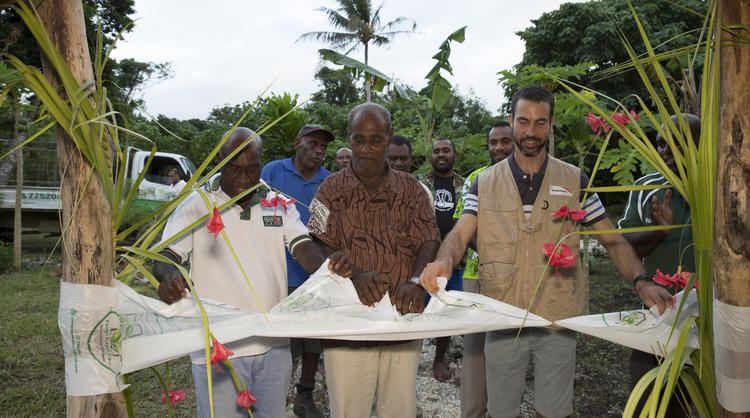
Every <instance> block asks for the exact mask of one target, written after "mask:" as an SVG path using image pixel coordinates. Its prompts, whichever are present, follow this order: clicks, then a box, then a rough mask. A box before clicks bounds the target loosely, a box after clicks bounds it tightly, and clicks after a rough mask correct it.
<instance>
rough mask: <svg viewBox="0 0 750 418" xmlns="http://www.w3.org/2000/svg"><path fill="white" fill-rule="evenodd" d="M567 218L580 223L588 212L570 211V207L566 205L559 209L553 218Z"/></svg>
mask: <svg viewBox="0 0 750 418" xmlns="http://www.w3.org/2000/svg"><path fill="white" fill-rule="evenodd" d="M566 216H569V217H570V219H572V220H574V221H580V220H581V219H583V218H584V217H586V211H585V210H583V209H582V210H570V209H568V205H565V206H563V207H561V208H560V209H558V210H557V212H555V213H554V214H553V215H552V217H553V218H555V219H558V218H564V217H566Z"/></svg>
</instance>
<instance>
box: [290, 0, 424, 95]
mask: <svg viewBox="0 0 750 418" xmlns="http://www.w3.org/2000/svg"><path fill="white" fill-rule="evenodd" d="M337 1H338V3H339V5H340V6H341V7H339V8H338V9H337V10H334V9H329V8H327V7H320V8H318V9H316V10H318V11H321V12H323V13H325V14H326V15H328V21H329V22H330V23H331V25H332V26H333V27H334V28H336V29H339V30H340V31H339V32H326V31H318V32H307V33H303V34H302V35H300V37H299V38H298V39H297V41H301V40H309V39H315V40H322V41H324V42H327V43H329V44H330V45H331V47H332V48H333V49H346V52H344V54H345V55H348V54H349V53H350V52H352V51H354V50H355V49H357V48H358V47H359V46H364V49H365V64H367V63H368V62H367V60H368V54H369V47H370V43H372V44H373V45H378V46H380V45H386V44H388V43H390V42H391V39H393V37H394V36H396V35H397V34H399V33H411V32H414V30H416V28H417V23H416V22H414V20H413V19H409V18H407V17H403V16H399V17H397V18H396V19H394V20H392V21H390V22H388V23H386V24H384V25H381V24H380V11H381V10H382V8H383V3H381V4H380V6H378V7H377V8H374V9H373V7H372V1H371V0H337ZM409 23H411V29H398V26H400V25H408V24H409ZM365 92H366V94H367V101H368V102H369V101H370V75H367V82H366V83H365Z"/></svg>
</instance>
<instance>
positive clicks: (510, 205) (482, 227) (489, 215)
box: [477, 199, 521, 263]
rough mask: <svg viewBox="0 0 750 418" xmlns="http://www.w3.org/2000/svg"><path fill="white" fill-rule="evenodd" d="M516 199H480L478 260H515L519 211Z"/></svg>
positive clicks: (508, 261)
mask: <svg viewBox="0 0 750 418" xmlns="http://www.w3.org/2000/svg"><path fill="white" fill-rule="evenodd" d="M519 205H520V203H519V202H518V200H517V199H489V201H487V202H486V204H485V201H484V200H481V201H480V209H479V217H478V227H477V247H478V250H479V259H480V262H484V261H487V262H489V261H500V262H506V263H513V262H515V258H516V247H517V245H518V223H519V221H520V220H519V219H518V217H519V214H520V213H521V208H520V206H519Z"/></svg>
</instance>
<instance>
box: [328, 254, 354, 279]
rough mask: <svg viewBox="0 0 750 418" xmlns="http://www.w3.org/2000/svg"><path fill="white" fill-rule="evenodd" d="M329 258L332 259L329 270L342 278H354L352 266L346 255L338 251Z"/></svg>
mask: <svg viewBox="0 0 750 418" xmlns="http://www.w3.org/2000/svg"><path fill="white" fill-rule="evenodd" d="M328 258H329V259H330V261H329V262H328V270H330V271H331V272H333V273H335V274H338V275H339V276H341V277H346V278H349V277H352V266H351V264H350V263H349V259H348V258H346V256H345V255H344V253H342V252H339V251H336V252H335V253H332V254H331V255H330V256H328Z"/></svg>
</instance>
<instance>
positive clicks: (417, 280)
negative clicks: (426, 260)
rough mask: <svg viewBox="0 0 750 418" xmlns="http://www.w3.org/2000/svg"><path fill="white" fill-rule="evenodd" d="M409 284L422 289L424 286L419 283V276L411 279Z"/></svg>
mask: <svg viewBox="0 0 750 418" xmlns="http://www.w3.org/2000/svg"><path fill="white" fill-rule="evenodd" d="M409 283H411V284H415V285H417V286H419V287H422V285H421V284H420V283H419V277H417V276H414V277H412V278H411V279H409Z"/></svg>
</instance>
